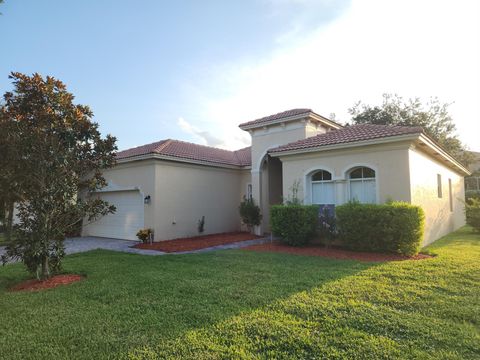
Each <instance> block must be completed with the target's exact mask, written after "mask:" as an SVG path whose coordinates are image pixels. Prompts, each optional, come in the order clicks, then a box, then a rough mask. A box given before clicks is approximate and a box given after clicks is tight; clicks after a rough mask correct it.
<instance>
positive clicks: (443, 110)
mask: <svg viewBox="0 0 480 360" xmlns="http://www.w3.org/2000/svg"><path fill="white" fill-rule="evenodd" d="M449 106H450V104H446V103H441V102H440V101H439V100H438V99H437V98H431V99H430V100H429V101H428V102H426V103H425V104H424V103H422V101H421V100H420V98H414V99H408V100H407V101H405V100H404V99H403V98H402V97H400V96H398V95H392V94H383V103H382V104H381V105H373V106H372V105H367V104H364V103H362V102H357V103H356V104H355V105H354V106H353V107H352V108H350V109H349V113H350V115H352V122H353V123H354V124H378V125H398V126H421V127H422V128H423V130H424V131H425V132H426V133H427V135H429V136H430V137H432V138H433V139H434V140H435V141H437V142H438V143H439V144H440V146H442V147H443V148H444V149H445V150H446V151H448V152H449V153H450V154H452V155H453V156H455V157H456V158H457V159H458V160H460V161H461V162H463V163H465V164H468V163H469V162H470V161H471V155H470V154H469V153H467V152H466V151H465V150H466V149H465V146H464V145H463V144H462V142H461V141H460V139H459V138H458V135H457V134H456V126H455V123H454V122H453V119H452V117H451V115H450V114H449V112H448V107H449Z"/></svg>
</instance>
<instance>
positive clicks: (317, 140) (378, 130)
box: [269, 124, 423, 153]
mask: <svg viewBox="0 0 480 360" xmlns="http://www.w3.org/2000/svg"><path fill="white" fill-rule="evenodd" d="M422 133H423V130H422V128H421V127H418V126H415V127H409V126H388V125H371V124H362V125H353V126H347V127H344V128H342V129H339V130H334V131H329V132H326V133H323V134H319V135H316V136H312V137H309V138H306V139H302V140H299V141H295V142H291V143H288V144H285V145H282V146H279V147H276V148H274V149H271V150H270V151H269V152H270V153H277V152H283V151H291V150H300V149H311V148H317V147H321V146H327V145H338V144H345V143H351V142H357V141H364V140H373V139H379V138H385V137H391V136H399V135H409V134H422Z"/></svg>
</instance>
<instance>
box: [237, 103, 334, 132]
mask: <svg viewBox="0 0 480 360" xmlns="http://www.w3.org/2000/svg"><path fill="white" fill-rule="evenodd" d="M306 117H310V118H311V119H314V120H317V121H319V122H322V123H324V124H325V125H326V126H328V127H331V128H333V129H339V128H342V125H340V124H338V123H336V122H335V121H332V120H330V119H327V118H326V117H324V116H321V115H319V114H317V113H315V112H313V111H312V109H303V108H301V109H291V110H287V111H282V112H280V113H277V114H273V115H269V116H265V117H262V118H260V119H256V120H252V121H248V122H244V123H242V124H240V125H239V127H240V129H242V130H249V129H254V128H257V127H262V126H267V125H272V124H277V123H281V122H287V121H293V120H298V119H302V118H306Z"/></svg>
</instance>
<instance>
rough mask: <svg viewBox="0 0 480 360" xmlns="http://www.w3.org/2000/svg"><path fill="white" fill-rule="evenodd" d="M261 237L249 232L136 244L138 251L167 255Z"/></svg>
mask: <svg viewBox="0 0 480 360" xmlns="http://www.w3.org/2000/svg"><path fill="white" fill-rule="evenodd" d="M260 238H262V237H261V236H257V235H252V234H250V233H248V232H233V233H222V234H212V235H202V236H193V237H188V238H181V239H174V240H163V241H156V242H154V243H152V244H136V245H134V246H133V247H135V248H137V249H146V250H157V251H163V252H167V253H173V252H182V251H192V250H200V249H204V248H208V247H212V246H218V245H225V244H231V243H235V242H238V241H245V240H254V239H260Z"/></svg>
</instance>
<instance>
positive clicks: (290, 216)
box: [270, 205, 318, 246]
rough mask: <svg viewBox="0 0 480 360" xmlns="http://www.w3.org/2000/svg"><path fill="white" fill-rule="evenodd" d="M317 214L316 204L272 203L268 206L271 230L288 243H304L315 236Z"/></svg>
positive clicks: (295, 244) (297, 244) (298, 244)
mask: <svg viewBox="0 0 480 360" xmlns="http://www.w3.org/2000/svg"><path fill="white" fill-rule="evenodd" d="M317 216H318V206H316V205H273V206H272V207H271V208H270V224H271V228H272V232H273V234H274V235H276V236H279V237H280V239H281V240H282V241H283V242H284V243H286V244H288V245H292V246H301V245H305V244H307V243H308V242H309V241H310V240H311V239H312V238H313V237H314V236H315V232H316V229H317Z"/></svg>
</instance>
